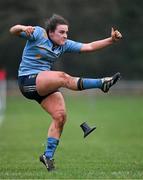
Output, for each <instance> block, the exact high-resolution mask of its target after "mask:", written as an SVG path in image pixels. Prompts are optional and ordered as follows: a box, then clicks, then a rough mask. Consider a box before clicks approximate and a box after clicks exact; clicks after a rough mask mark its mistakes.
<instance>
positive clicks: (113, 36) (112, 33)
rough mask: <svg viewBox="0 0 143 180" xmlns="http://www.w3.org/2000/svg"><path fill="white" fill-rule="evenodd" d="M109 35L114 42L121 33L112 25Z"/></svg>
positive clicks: (118, 38) (120, 37) (119, 37)
mask: <svg viewBox="0 0 143 180" xmlns="http://www.w3.org/2000/svg"><path fill="white" fill-rule="evenodd" d="M111 37H112V40H113V42H116V41H119V40H120V39H122V34H121V33H120V32H119V31H118V30H114V28H113V27H112V30H111Z"/></svg>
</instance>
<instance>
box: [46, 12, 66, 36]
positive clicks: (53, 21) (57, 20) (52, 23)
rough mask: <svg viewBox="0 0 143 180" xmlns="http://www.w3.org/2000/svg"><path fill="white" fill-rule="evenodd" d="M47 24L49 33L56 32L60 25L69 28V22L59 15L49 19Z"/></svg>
mask: <svg viewBox="0 0 143 180" xmlns="http://www.w3.org/2000/svg"><path fill="white" fill-rule="evenodd" d="M45 24H46V31H47V33H48V32H49V31H52V32H53V31H55V29H56V27H57V25H59V24H65V25H67V26H69V23H68V21H67V20H66V19H65V18H63V17H62V16H60V15H58V14H53V15H52V16H51V17H50V18H49V19H47V20H46V22H45Z"/></svg>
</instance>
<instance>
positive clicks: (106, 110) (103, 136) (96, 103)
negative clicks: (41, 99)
mask: <svg viewBox="0 0 143 180" xmlns="http://www.w3.org/2000/svg"><path fill="white" fill-rule="evenodd" d="M65 100H66V104H67V111H68V121H67V123H66V125H65V129H64V131H63V134H62V138H61V141H60V144H59V147H58V149H57V151H56V154H55V162H56V167H57V169H56V171H54V172H50V173H49V172H47V170H46V168H45V167H44V166H43V165H42V164H41V163H40V162H39V155H40V154H41V153H42V152H43V151H44V149H45V142H46V136H47V129H48V126H49V124H50V116H49V115H48V114H47V113H46V112H44V111H43V110H42V109H41V108H39V105H38V104H36V103H35V102H33V101H27V100H26V99H24V98H23V97H8V103H7V110H6V117H5V119H4V121H3V123H2V124H1V126H0V179H2V178H3V179H4V178H7V179H12V178H13V179H21V178H23V179H96V178H101V179H104V178H108V179H111V178H113V179H116V178H120V179H132V178H134V179H139V178H140V179H141V178H143V97H142V96H140V97H135V96H134V97H129V96H128V97H126V96H118V97H116V96H110V95H108V94H106V95H103V96H102V97H96V96H75V97H74V96H73V97H70V96H65ZM85 121H86V122H87V123H88V125H89V126H91V127H93V126H94V125H96V126H97V129H96V130H95V131H93V132H92V133H91V134H90V135H89V136H88V137H87V138H85V139H84V138H83V132H82V130H81V128H80V124H81V123H82V122H85Z"/></svg>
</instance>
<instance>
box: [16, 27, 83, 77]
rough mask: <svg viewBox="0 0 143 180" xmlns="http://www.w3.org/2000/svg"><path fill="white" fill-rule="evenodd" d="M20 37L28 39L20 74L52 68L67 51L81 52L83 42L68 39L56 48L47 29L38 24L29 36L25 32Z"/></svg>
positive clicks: (34, 72)
mask: <svg viewBox="0 0 143 180" xmlns="http://www.w3.org/2000/svg"><path fill="white" fill-rule="evenodd" d="M20 37H23V38H24V39H26V40H27V43H26V45H25V48H24V50H23V55H22V61H21V63H20V67H19V71H18V75H19V76H24V75H29V74H37V73H39V72H40V71H46V70H51V68H52V66H53V64H54V62H55V61H56V60H57V59H58V58H59V57H60V56H61V55H62V54H63V53H65V52H80V49H81V46H82V43H79V42H75V41H72V40H69V39H68V40H67V41H66V42H65V44H64V45H62V46H56V47H55V48H54V45H53V42H52V41H51V40H50V39H49V38H48V36H47V33H46V31H45V29H43V28H41V27H39V26H36V27H35V30H34V32H33V34H31V35H30V36H27V35H26V33H25V32H21V33H20Z"/></svg>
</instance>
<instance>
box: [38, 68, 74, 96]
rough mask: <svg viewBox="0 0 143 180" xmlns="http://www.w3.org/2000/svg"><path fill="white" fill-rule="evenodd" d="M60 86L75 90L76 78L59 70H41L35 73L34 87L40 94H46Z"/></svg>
mask: <svg viewBox="0 0 143 180" xmlns="http://www.w3.org/2000/svg"><path fill="white" fill-rule="evenodd" d="M60 87H66V88H69V89H72V90H77V78H75V77H72V76H70V75H68V74H66V73H64V72H61V71H43V72H40V73H39V74H38V75H37V78H36V89H37V92H38V93H39V94H40V95H41V96H44V95H47V94H48V93H51V92H53V91H55V90H57V89H58V88H60Z"/></svg>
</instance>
